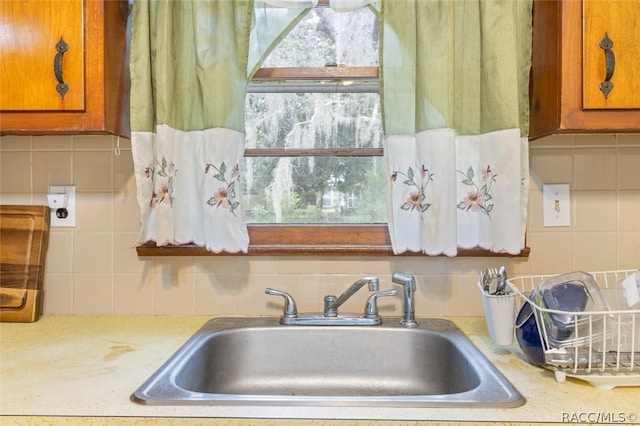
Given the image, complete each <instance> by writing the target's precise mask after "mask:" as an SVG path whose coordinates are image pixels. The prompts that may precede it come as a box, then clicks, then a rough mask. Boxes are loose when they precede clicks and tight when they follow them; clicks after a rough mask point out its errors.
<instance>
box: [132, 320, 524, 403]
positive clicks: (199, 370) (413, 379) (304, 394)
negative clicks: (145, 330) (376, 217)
mask: <svg viewBox="0 0 640 426" xmlns="http://www.w3.org/2000/svg"><path fill="white" fill-rule="evenodd" d="M399 322H400V319H385V321H384V323H383V324H382V325H378V326H352V327H335V326H283V325H280V324H279V323H278V318H268V317H264V318H255V317H253V318H239V317H238V318H215V319H212V320H209V321H208V322H207V323H206V324H205V325H204V326H203V327H202V328H201V329H200V330H199V331H198V332H196V334H194V335H193V336H192V337H191V338H190V339H189V340H188V341H187V342H186V343H185V344H184V346H182V348H180V349H179V350H178V351H177V352H176V353H175V354H174V355H173V356H172V357H171V358H170V359H169V360H168V361H167V362H166V363H165V364H164V365H163V366H162V367H160V369H158V370H157V371H156V372H155V373H154V374H153V375H152V376H151V377H150V378H149V379H148V380H147V381H146V382H145V383H144V384H143V385H142V386H141V387H140V388H139V389H138V390H137V391H136V392H135V393H133V395H131V400H132V401H134V402H137V403H140V404H147V405H238V404H244V405H282V404H285V405H320V406H325V405H329V406H330V405H340V406H345V405H354V406H363V405H364V406H398V407H400V406H404V407H406V406H409V407H447V406H473V407H483V406H486V407H516V406H519V405H522V404H524V398H523V397H522V395H520V393H519V392H518V391H517V390H516V389H515V388H514V387H513V386H512V385H511V384H510V383H509V382H508V381H507V379H506V378H505V377H504V376H503V375H502V374H501V373H500V372H499V371H498V370H497V369H496V368H495V367H494V366H493V364H491V363H490V362H489V361H488V360H487V359H486V358H485V357H484V355H482V353H481V352H480V351H479V350H478V349H477V348H476V346H475V345H473V343H472V342H471V341H470V340H469V339H468V338H467V337H466V335H465V334H464V333H462V331H461V330H460V329H459V328H458V327H457V326H456V325H455V324H453V323H452V322H450V321H447V320H440V319H422V320H420V322H419V325H418V327H416V328H411V329H409V328H404V327H402V326H400V325H399Z"/></svg>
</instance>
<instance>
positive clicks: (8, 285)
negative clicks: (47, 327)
mask: <svg viewBox="0 0 640 426" xmlns="http://www.w3.org/2000/svg"><path fill="white" fill-rule="evenodd" d="M49 222H50V215H49V207H47V206H11V205H5V206H3V205H0V321H2V322H34V321H37V320H38V318H40V315H41V314H42V300H43V289H42V283H43V281H44V265H45V258H46V253H47V245H48V242H49Z"/></svg>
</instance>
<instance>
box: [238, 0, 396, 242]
mask: <svg viewBox="0 0 640 426" xmlns="http://www.w3.org/2000/svg"><path fill="white" fill-rule="evenodd" d="M378 32H379V23H378V19H377V16H376V15H375V13H374V12H373V11H372V10H370V9H369V8H362V9H359V10H357V11H353V12H348V13H337V12H334V11H333V10H331V9H330V8H328V7H322V6H319V7H316V8H314V9H312V10H311V11H310V12H309V13H308V14H307V15H306V16H305V17H304V18H303V19H302V20H301V21H300V22H299V23H298V24H297V25H296V27H295V28H294V29H293V30H292V31H291V32H290V33H289V34H288V35H287V36H286V37H284V38H283V39H282V41H281V42H280V43H279V44H278V46H277V47H276V48H275V49H274V50H273V52H271V54H270V55H269V57H268V58H267V59H266V60H265V63H264V64H263V68H261V69H260V70H259V71H258V72H257V73H256V75H255V76H254V78H253V81H252V84H251V85H250V88H249V94H248V95H247V99H246V123H245V124H246V135H247V146H246V151H245V167H244V170H245V172H244V179H245V181H244V182H243V188H244V190H245V193H244V194H243V201H244V203H245V206H246V214H247V222H248V223H249V232H250V235H251V245H250V251H251V249H252V248H257V247H261V248H262V249H267V247H269V246H282V245H293V246H305V247H306V248H307V249H310V250H312V251H318V252H319V251H342V250H347V249H350V250H353V249H354V248H358V247H360V248H362V247H367V249H368V250H369V249H371V248H372V247H373V246H376V245H380V244H382V245H386V246H388V245H389V244H388V241H387V240H388V237H387V236H386V202H387V196H386V188H387V182H386V172H385V166H384V160H383V150H382V145H383V143H382V142H383V133H382V120H381V113H380V97H379V94H378V92H379V90H378V87H379V86H378ZM387 251H388V249H387ZM387 254H388V253H387Z"/></svg>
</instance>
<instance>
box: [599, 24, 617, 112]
mask: <svg viewBox="0 0 640 426" xmlns="http://www.w3.org/2000/svg"><path fill="white" fill-rule="evenodd" d="M612 47H613V41H611V39H610V38H609V34H607V33H604V37H603V38H602V40H600V49H602V50H604V59H605V67H606V75H605V77H604V81H603V82H602V83H600V91H601V92H602V93H603V94H604V98H605V99H607V97H608V96H609V92H611V90H613V83H612V82H611V81H610V80H611V77H613V72H614V71H615V69H616V57H615V55H614V54H613V50H611V48H612Z"/></svg>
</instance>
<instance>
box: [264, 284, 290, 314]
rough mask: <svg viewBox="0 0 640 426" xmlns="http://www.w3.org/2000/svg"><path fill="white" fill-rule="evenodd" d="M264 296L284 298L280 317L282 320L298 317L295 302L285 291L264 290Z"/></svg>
mask: <svg viewBox="0 0 640 426" xmlns="http://www.w3.org/2000/svg"><path fill="white" fill-rule="evenodd" d="M264 292H265V294H268V295H270V296H282V297H284V311H283V313H282V316H283V317H284V318H295V317H297V316H298V309H297V308H296V301H295V300H293V297H291V295H290V294H289V293H287V292H286V291H282V290H276V289H273V288H265V289H264Z"/></svg>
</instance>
